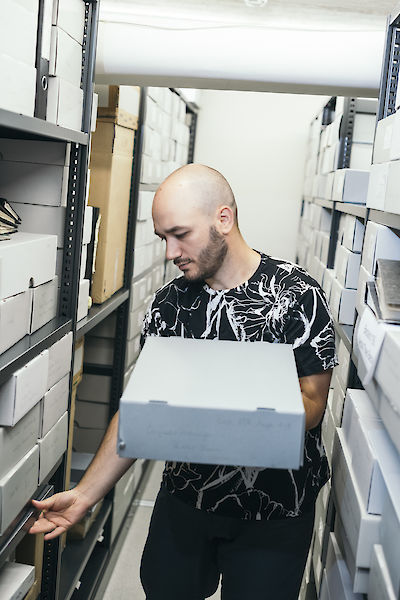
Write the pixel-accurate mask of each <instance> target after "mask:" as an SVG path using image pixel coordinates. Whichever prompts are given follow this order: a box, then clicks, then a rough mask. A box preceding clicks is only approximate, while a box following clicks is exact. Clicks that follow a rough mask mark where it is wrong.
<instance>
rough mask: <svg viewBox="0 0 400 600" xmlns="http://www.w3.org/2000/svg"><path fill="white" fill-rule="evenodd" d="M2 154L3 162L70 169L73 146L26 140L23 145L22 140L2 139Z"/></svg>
mask: <svg viewBox="0 0 400 600" xmlns="http://www.w3.org/2000/svg"><path fill="white" fill-rule="evenodd" d="M0 154H1V156H2V160H8V161H11V162H23V163H33V164H37V165H43V166H44V165H58V166H61V167H68V166H69V164H70V154H71V144H70V143H67V144H66V143H65V142H56V141H43V140H24V141H23V143H22V144H21V140H18V139H12V138H1V139H0ZM29 191H30V190H29ZM42 200H43V201H46V200H47V198H43V199H42ZM25 202H26V200H25Z"/></svg>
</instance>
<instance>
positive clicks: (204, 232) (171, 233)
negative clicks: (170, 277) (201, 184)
mask: <svg viewBox="0 0 400 600" xmlns="http://www.w3.org/2000/svg"><path fill="white" fill-rule="evenodd" d="M176 208H178V207H176ZM153 221H154V229H155V232H156V234H157V235H158V236H159V237H161V238H162V239H165V241H166V258H167V259H168V260H173V261H174V263H175V264H176V265H177V266H178V267H179V268H180V270H181V271H182V273H183V275H184V276H185V278H186V279H187V280H189V281H198V280H205V279H209V278H210V277H213V276H214V275H215V273H216V272H217V271H218V269H219V268H220V267H221V265H222V263H223V260H224V258H225V256H226V253H227V250H228V246H227V243H226V240H225V238H224V236H223V235H222V234H221V233H219V232H218V230H217V228H216V226H215V224H214V223H213V221H212V218H211V217H210V216H209V215H205V214H203V213H201V212H200V210H199V209H198V208H196V207H193V205H190V204H189V203H186V204H183V205H182V204H180V206H179V210H175V203H174V202H169V203H167V202H157V201H155V203H154V207H153Z"/></svg>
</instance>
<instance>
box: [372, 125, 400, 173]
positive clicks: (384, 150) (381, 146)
mask: <svg viewBox="0 0 400 600" xmlns="http://www.w3.org/2000/svg"><path fill="white" fill-rule="evenodd" d="M395 119H396V114H393V115H390V116H389V117H386V118H385V119H381V120H380V121H378V124H377V127H376V134H375V144H374V158H373V160H374V164H376V163H383V162H387V161H388V160H390V148H391V145H392V135H393V127H394V123H395Z"/></svg>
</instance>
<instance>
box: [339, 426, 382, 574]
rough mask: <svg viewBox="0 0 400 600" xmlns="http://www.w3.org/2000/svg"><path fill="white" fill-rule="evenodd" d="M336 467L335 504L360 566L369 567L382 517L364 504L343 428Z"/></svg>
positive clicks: (377, 542) (353, 553) (340, 434)
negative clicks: (372, 512) (371, 511)
mask: <svg viewBox="0 0 400 600" xmlns="http://www.w3.org/2000/svg"><path fill="white" fill-rule="evenodd" d="M336 431H337V437H336V440H335V445H334V450H333V457H332V470H333V473H334V476H333V482H332V489H333V491H334V496H335V506H336V508H337V511H338V513H339V515H340V519H341V521H342V523H343V526H344V529H345V531H346V535H347V538H348V541H349V544H350V548H351V552H352V555H353V556H354V559H355V564H356V566H357V567H360V568H364V569H368V568H369V567H370V564H371V557H372V547H373V545H374V544H379V540H380V533H379V528H380V523H381V517H380V516H378V515H370V514H368V513H367V510H366V507H365V506H364V505H363V502H362V497H361V494H360V490H359V488H358V485H357V482H356V479H355V474H354V470H353V468H352V466H351V461H350V456H349V451H348V448H347V444H346V442H345V440H344V436H343V431H342V430H341V429H337V430H336Z"/></svg>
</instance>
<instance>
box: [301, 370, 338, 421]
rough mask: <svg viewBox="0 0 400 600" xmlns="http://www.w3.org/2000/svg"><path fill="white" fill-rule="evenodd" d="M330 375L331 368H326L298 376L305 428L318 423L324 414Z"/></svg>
mask: <svg viewBox="0 0 400 600" xmlns="http://www.w3.org/2000/svg"><path fill="white" fill-rule="evenodd" d="M331 377H332V369H328V370H327V371H324V372H323V373H317V374H316V375H308V376H307V377H300V378H299V382H300V389H301V393H302V396H303V403H304V410H305V411H306V429H307V430H308V429H313V428H314V427H316V426H317V425H319V423H320V421H321V419H322V417H323V416H324V411H325V407H326V400H327V398H328V392H329V384H330V382H331Z"/></svg>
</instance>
